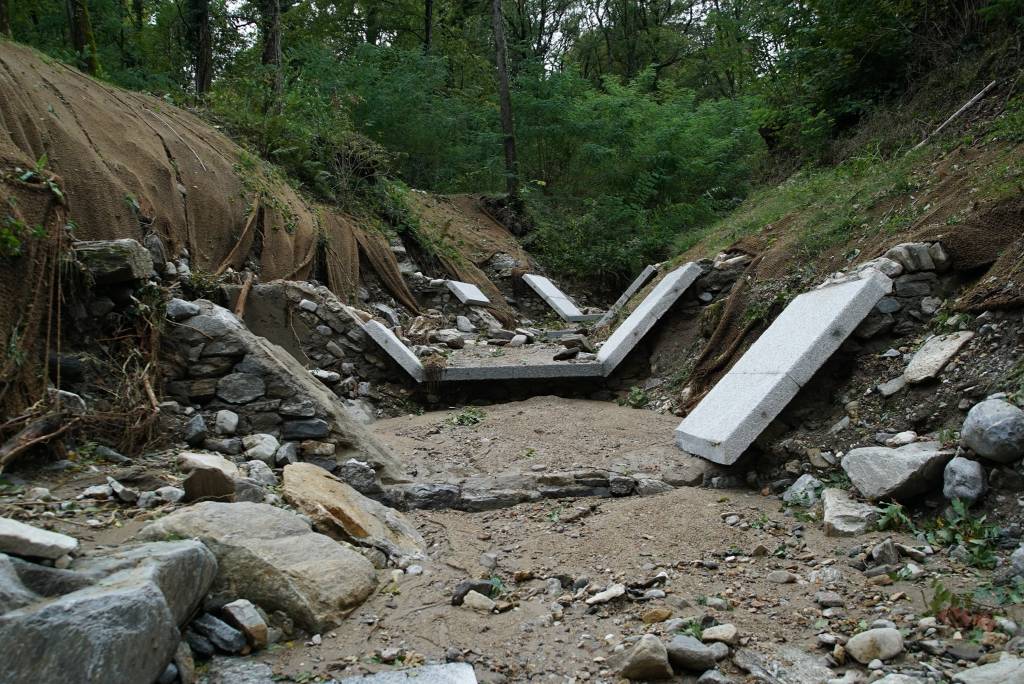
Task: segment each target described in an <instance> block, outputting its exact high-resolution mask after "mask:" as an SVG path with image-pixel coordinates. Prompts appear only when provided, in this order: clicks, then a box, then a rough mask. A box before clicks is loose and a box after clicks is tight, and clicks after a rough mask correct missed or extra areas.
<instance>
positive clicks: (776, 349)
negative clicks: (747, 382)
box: [730, 270, 892, 385]
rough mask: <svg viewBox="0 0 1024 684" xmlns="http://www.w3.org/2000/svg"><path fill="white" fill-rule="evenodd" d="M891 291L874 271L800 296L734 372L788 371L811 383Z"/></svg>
mask: <svg viewBox="0 0 1024 684" xmlns="http://www.w3.org/2000/svg"><path fill="white" fill-rule="evenodd" d="M891 291H892V280H890V279H889V278H888V277H886V276H884V275H882V274H881V273H880V272H878V271H874V270H872V271H870V272H867V273H865V274H864V277H863V278H861V279H859V280H851V281H846V282H841V283H838V284H836V285H828V286H826V287H822V288H819V289H816V290H811V291H810V292H806V293H804V294H802V295H800V296H799V297H797V298H796V299H794V300H793V301H792V302H790V303H789V306H787V307H786V308H785V310H784V311H783V312H782V313H781V314H779V316H778V317H777V318H776V319H775V320H774V321H773V322H772V324H771V327H769V328H768V329H767V330H766V331H764V333H763V334H762V335H761V336H760V337H759V338H757V341H756V342H754V344H753V345H752V346H751V347H750V349H748V350H747V353H746V354H744V355H743V358H741V359H740V360H739V361H738V362H737V363H736V365H734V366H733V367H732V369H731V371H730V372H731V373H786V374H787V375H789V377H790V378H792V379H793V381H794V382H796V383H797V384H798V385H804V384H806V383H807V381H808V380H810V379H811V376H813V375H814V374H815V373H816V372H817V370H818V369H819V368H821V366H822V364H824V363H825V361H827V360H828V359H829V357H831V356H832V354H834V353H835V352H836V350H838V349H839V347H840V345H842V343H843V342H844V341H845V340H846V338H847V337H849V335H850V333H852V332H853V331H854V329H855V328H856V327H857V326H858V325H860V322H861V321H863V320H864V318H865V316H867V315H868V314H869V313H871V310H872V309H873V308H874V307H875V304H877V303H878V300H880V299H881V298H882V297H884V296H885V295H887V294H889V293H890V292H891Z"/></svg>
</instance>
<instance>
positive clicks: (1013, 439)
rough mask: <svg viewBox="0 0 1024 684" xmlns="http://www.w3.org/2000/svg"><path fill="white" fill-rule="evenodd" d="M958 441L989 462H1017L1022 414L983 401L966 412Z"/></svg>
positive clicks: (1022, 444) (1022, 452)
mask: <svg viewBox="0 0 1024 684" xmlns="http://www.w3.org/2000/svg"><path fill="white" fill-rule="evenodd" d="M960 440H961V441H962V442H963V444H964V446H966V447H968V448H969V449H971V450H972V451H973V452H974V453H976V454H978V455H979V456H983V457H984V458H987V459H989V460H991V461H996V462H997V463H1014V462H1015V461H1019V460H1020V459H1021V457H1022V456H1024V411H1021V410H1020V409H1019V408H1017V407H1016V406H1014V405H1013V404H1011V403H1009V402H1007V401H1004V400H1002V399H986V400H985V401H983V402H980V403H978V404H975V405H974V406H973V407H972V408H971V410H970V411H968V412H967V418H966V419H965V420H964V424H963V428H962V429H961V431H960Z"/></svg>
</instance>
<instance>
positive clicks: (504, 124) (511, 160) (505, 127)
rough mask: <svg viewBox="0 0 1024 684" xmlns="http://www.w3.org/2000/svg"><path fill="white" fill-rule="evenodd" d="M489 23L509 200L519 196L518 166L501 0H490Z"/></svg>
mask: <svg viewBox="0 0 1024 684" xmlns="http://www.w3.org/2000/svg"><path fill="white" fill-rule="evenodd" d="M491 24H492V26H493V28H494V56H495V63H496V66H497V68H498V101H499V104H500V105H501V134H502V138H503V139H504V143H505V187H506V190H507V192H508V198H509V200H510V201H515V200H517V199H518V198H519V168H518V163H517V162H516V132H515V125H514V122H513V120H512V95H511V94H510V93H509V85H508V51H507V49H506V47H505V20H504V19H503V18H502V16H501V0H491Z"/></svg>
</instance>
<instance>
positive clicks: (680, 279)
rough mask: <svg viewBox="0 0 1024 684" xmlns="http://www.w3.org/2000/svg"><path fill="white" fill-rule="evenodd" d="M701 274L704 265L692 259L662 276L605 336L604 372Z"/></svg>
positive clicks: (608, 371)
mask: <svg viewBox="0 0 1024 684" xmlns="http://www.w3.org/2000/svg"><path fill="white" fill-rule="evenodd" d="M700 274H701V270H700V266H698V265H697V264H695V263H693V262H690V263H687V264H684V265H683V266H680V267H679V268H677V269H676V270H674V271H672V272H671V273H669V274H667V275H666V276H665V277H664V278H662V279H661V282H660V283H658V284H657V285H656V286H655V287H654V289H653V290H651V291H650V293H648V295H647V296H646V297H644V300H643V301H642V302H640V305H639V306H638V307H636V309H634V311H633V313H631V314H630V315H629V317H628V318H627V319H626V320H624V321H623V322H622V323H621V324H619V327H618V328H616V329H615V332H613V333H612V334H611V336H610V337H609V338H608V339H607V340H605V343H604V345H603V346H602V347H601V351H600V352H598V354H597V360H598V361H600V362H601V364H602V365H603V366H604V374H605V375H606V376H607V375H611V373H612V371H614V370H615V368H616V367H617V366H618V365H619V364H620V363H622V360H623V359H624V358H626V356H627V355H628V354H629V353H630V352H631V351H633V348H634V347H636V345H637V343H639V342H640V340H641V339H643V336H644V335H646V334H647V333H648V332H649V331H650V329H651V328H652V327H654V324H655V323H657V322H658V319H660V318H661V317H662V316H664V315H665V312H666V311H668V310H669V309H670V308H671V307H672V305H673V304H675V303H676V300H677V299H679V297H680V295H682V294H683V292H685V291H686V288H688V287H690V285H692V284H693V281H695V280H696V279H697V278H698V277H699V276H700Z"/></svg>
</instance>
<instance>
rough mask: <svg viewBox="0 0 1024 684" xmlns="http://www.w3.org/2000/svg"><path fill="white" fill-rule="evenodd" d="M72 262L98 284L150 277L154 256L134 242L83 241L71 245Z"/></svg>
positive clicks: (129, 240) (126, 240)
mask: <svg viewBox="0 0 1024 684" xmlns="http://www.w3.org/2000/svg"><path fill="white" fill-rule="evenodd" d="M74 250H75V259H77V260H78V261H79V263H81V264H82V265H84V266H85V268H86V270H87V271H89V275H91V276H92V278H93V281H95V282H96V283H98V284H101V285H108V284H111V283H123V282H129V281H133V280H145V279H147V278H149V277H150V276H151V275H153V257H152V256H150V253H149V250H147V249H146V248H145V247H143V246H142V245H141V244H139V243H138V242H137V241H135V240H132V239H129V238H124V239H121V240H88V241H86V240H83V241H81V242H76V243H75V245H74Z"/></svg>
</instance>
